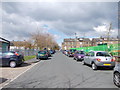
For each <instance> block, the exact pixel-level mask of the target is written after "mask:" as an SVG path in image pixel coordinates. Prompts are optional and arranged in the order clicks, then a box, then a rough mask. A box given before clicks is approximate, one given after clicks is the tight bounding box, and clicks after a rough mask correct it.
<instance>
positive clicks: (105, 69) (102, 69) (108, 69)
mask: <svg viewBox="0 0 120 90" xmlns="http://www.w3.org/2000/svg"><path fill="white" fill-rule="evenodd" d="M85 66H88V67H90V68H91V69H92V67H91V65H85ZM97 70H100V71H112V70H113V68H111V67H98V68H97ZM97 70H95V71H97Z"/></svg>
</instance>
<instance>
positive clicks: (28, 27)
mask: <svg viewBox="0 0 120 90" xmlns="http://www.w3.org/2000/svg"><path fill="white" fill-rule="evenodd" d="M1 11H2V33H1V36H2V37H4V38H6V39H8V40H23V39H28V38H29V36H30V35H29V34H30V33H33V32H36V30H39V31H42V32H44V33H51V34H52V35H53V36H54V37H55V40H56V41H57V42H58V44H61V42H62V41H63V39H64V38H70V37H71V38H73V37H75V33H76V34H77V36H78V37H89V38H92V37H100V36H105V35H106V34H105V32H106V30H107V29H108V27H109V23H112V30H111V36H117V33H118V32H117V30H118V27H117V25H118V21H117V20H118V19H117V18H118V3H117V2H2V10H1Z"/></svg>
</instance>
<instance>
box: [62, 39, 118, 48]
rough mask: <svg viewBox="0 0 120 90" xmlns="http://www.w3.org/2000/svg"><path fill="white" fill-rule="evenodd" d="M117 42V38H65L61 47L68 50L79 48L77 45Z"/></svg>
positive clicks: (86, 45) (85, 45)
mask: <svg viewBox="0 0 120 90" xmlns="http://www.w3.org/2000/svg"><path fill="white" fill-rule="evenodd" d="M103 43H107V44H117V43H118V39H117V38H110V39H109V41H108V39H107V38H92V39H90V38H66V39H64V41H63V43H62V49H63V50H68V49H70V48H79V47H88V46H97V45H98V44H103Z"/></svg>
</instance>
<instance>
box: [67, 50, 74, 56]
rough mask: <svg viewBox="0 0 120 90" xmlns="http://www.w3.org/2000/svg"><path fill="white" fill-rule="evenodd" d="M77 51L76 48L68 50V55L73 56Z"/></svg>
mask: <svg viewBox="0 0 120 90" xmlns="http://www.w3.org/2000/svg"><path fill="white" fill-rule="evenodd" d="M75 51H76V50H75V49H71V50H69V51H68V55H67V56H68V57H73V56H74V53H75Z"/></svg>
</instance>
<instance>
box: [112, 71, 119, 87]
mask: <svg viewBox="0 0 120 90" xmlns="http://www.w3.org/2000/svg"><path fill="white" fill-rule="evenodd" d="M113 82H114V84H115V85H116V86H118V87H120V74H119V73H117V72H116V73H114V76H113Z"/></svg>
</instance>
